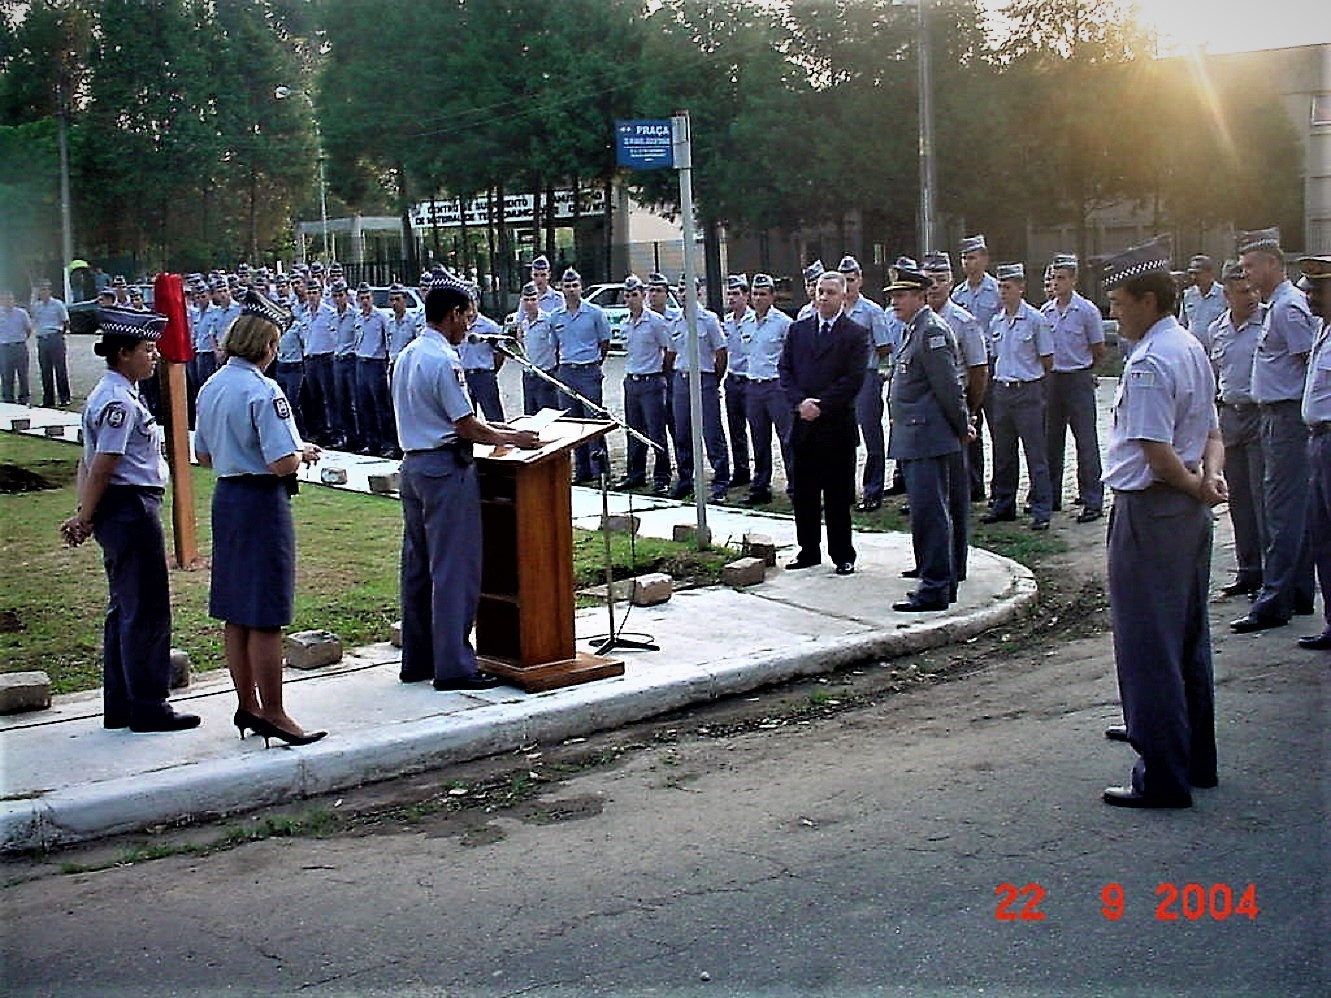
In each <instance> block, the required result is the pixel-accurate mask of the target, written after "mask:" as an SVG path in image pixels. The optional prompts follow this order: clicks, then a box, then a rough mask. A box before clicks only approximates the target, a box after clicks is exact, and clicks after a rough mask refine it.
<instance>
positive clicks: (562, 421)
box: [475, 409, 616, 464]
mask: <svg viewBox="0 0 1331 998" xmlns="http://www.w3.org/2000/svg"><path fill="white" fill-rule="evenodd" d="M508 425H509V426H511V427H513V429H515V430H535V431H536V433H538V434H539V435H540V438H541V446H540V447H539V448H537V449H536V450H521V449H519V448H517V447H511V446H507V445H504V446H500V447H487V446H484V445H478V446H477V447H476V449H475V453H476V456H477V457H478V458H485V459H486V460H490V461H511V462H515V463H518V464H529V463H531V462H532V461H539V460H541V459H542V458H544V457H548V456H549V455H551V454H555V453H557V452H559V451H560V450H563V449H565V448H568V447H571V446H575V445H577V444H583V443H586V442H587V441H589V440H594V439H595V438H596V437H598V436H602V435H604V434H606V433H609V432H610V430H612V429H614V427H615V425H616V424H615V423H613V422H612V421H610V420H608V419H570V418H568V417H567V416H564V413H563V411H562V410H560V409H542V410H541V411H540V412H538V413H535V414H534V415H531V416H519V417H517V418H516V419H512V420H509V421H508Z"/></svg>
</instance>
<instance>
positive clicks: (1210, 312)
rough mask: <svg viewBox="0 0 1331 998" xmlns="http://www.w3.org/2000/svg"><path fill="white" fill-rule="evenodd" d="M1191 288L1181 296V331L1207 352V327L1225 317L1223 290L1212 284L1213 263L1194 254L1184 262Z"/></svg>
mask: <svg viewBox="0 0 1331 998" xmlns="http://www.w3.org/2000/svg"><path fill="white" fill-rule="evenodd" d="M1188 276H1190V277H1191V278H1192V280H1193V283H1192V286H1191V287H1189V288H1188V289H1187V290H1186V291H1184V292H1183V316H1182V318H1181V319H1180V320H1179V322H1180V323H1181V324H1182V326H1183V328H1184V329H1186V330H1187V331H1188V332H1190V333H1192V335H1193V336H1195V337H1197V339H1198V341H1199V342H1200V343H1201V345H1202V346H1203V347H1205V348H1206V349H1207V350H1210V349H1211V340H1210V333H1211V325H1212V323H1214V322H1215V321H1216V319H1218V318H1220V317H1221V316H1222V315H1224V314H1225V289H1224V288H1223V287H1222V286H1221V285H1219V284H1217V283H1216V279H1215V261H1214V260H1212V259H1211V258H1210V257H1209V256H1206V255H1204V254H1202V253H1198V254H1197V255H1196V256H1194V257H1193V258H1192V259H1191V260H1189V261H1188Z"/></svg>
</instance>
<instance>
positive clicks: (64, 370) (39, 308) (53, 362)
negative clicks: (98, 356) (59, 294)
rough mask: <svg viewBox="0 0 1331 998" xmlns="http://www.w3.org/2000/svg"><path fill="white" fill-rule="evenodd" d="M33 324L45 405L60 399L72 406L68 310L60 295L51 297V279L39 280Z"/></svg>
mask: <svg viewBox="0 0 1331 998" xmlns="http://www.w3.org/2000/svg"><path fill="white" fill-rule="evenodd" d="M32 326H33V329H35V330H36V332H37V367H38V368H39V369H40V370H41V373H42V405H43V406H44V407H45V408H48V409H49V408H51V407H52V406H53V405H55V404H56V400H57V399H59V404H60V405H62V406H65V405H69V363H68V361H67V360H66V358H65V334H66V333H68V332H69V312H68V311H67V310H66V309H65V303H64V302H62V301H61V300H60V299H59V298H52V297H51V281H50V279H49V278H45V277H43V278H42V279H41V280H40V281H38V282H37V297H36V298H34V299H33V300H32Z"/></svg>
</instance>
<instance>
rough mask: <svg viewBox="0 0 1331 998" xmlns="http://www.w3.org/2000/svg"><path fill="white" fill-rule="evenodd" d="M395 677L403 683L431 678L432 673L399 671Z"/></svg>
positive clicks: (421, 681)
mask: <svg viewBox="0 0 1331 998" xmlns="http://www.w3.org/2000/svg"><path fill="white" fill-rule="evenodd" d="M397 678H398V681H399V682H403V683H423V682H425V681H426V680H429V679H433V678H434V674H433V673H430V672H427V673H424V674H421V673H417V672H399V673H398V674H397Z"/></svg>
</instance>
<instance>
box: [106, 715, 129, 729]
mask: <svg viewBox="0 0 1331 998" xmlns="http://www.w3.org/2000/svg"><path fill="white" fill-rule="evenodd" d="M102 727H103V728H106V729H107V730H109V731H118V730H119V729H121V728H128V727H129V718H128V717H126V716H125V715H124V714H103V715H102Z"/></svg>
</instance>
